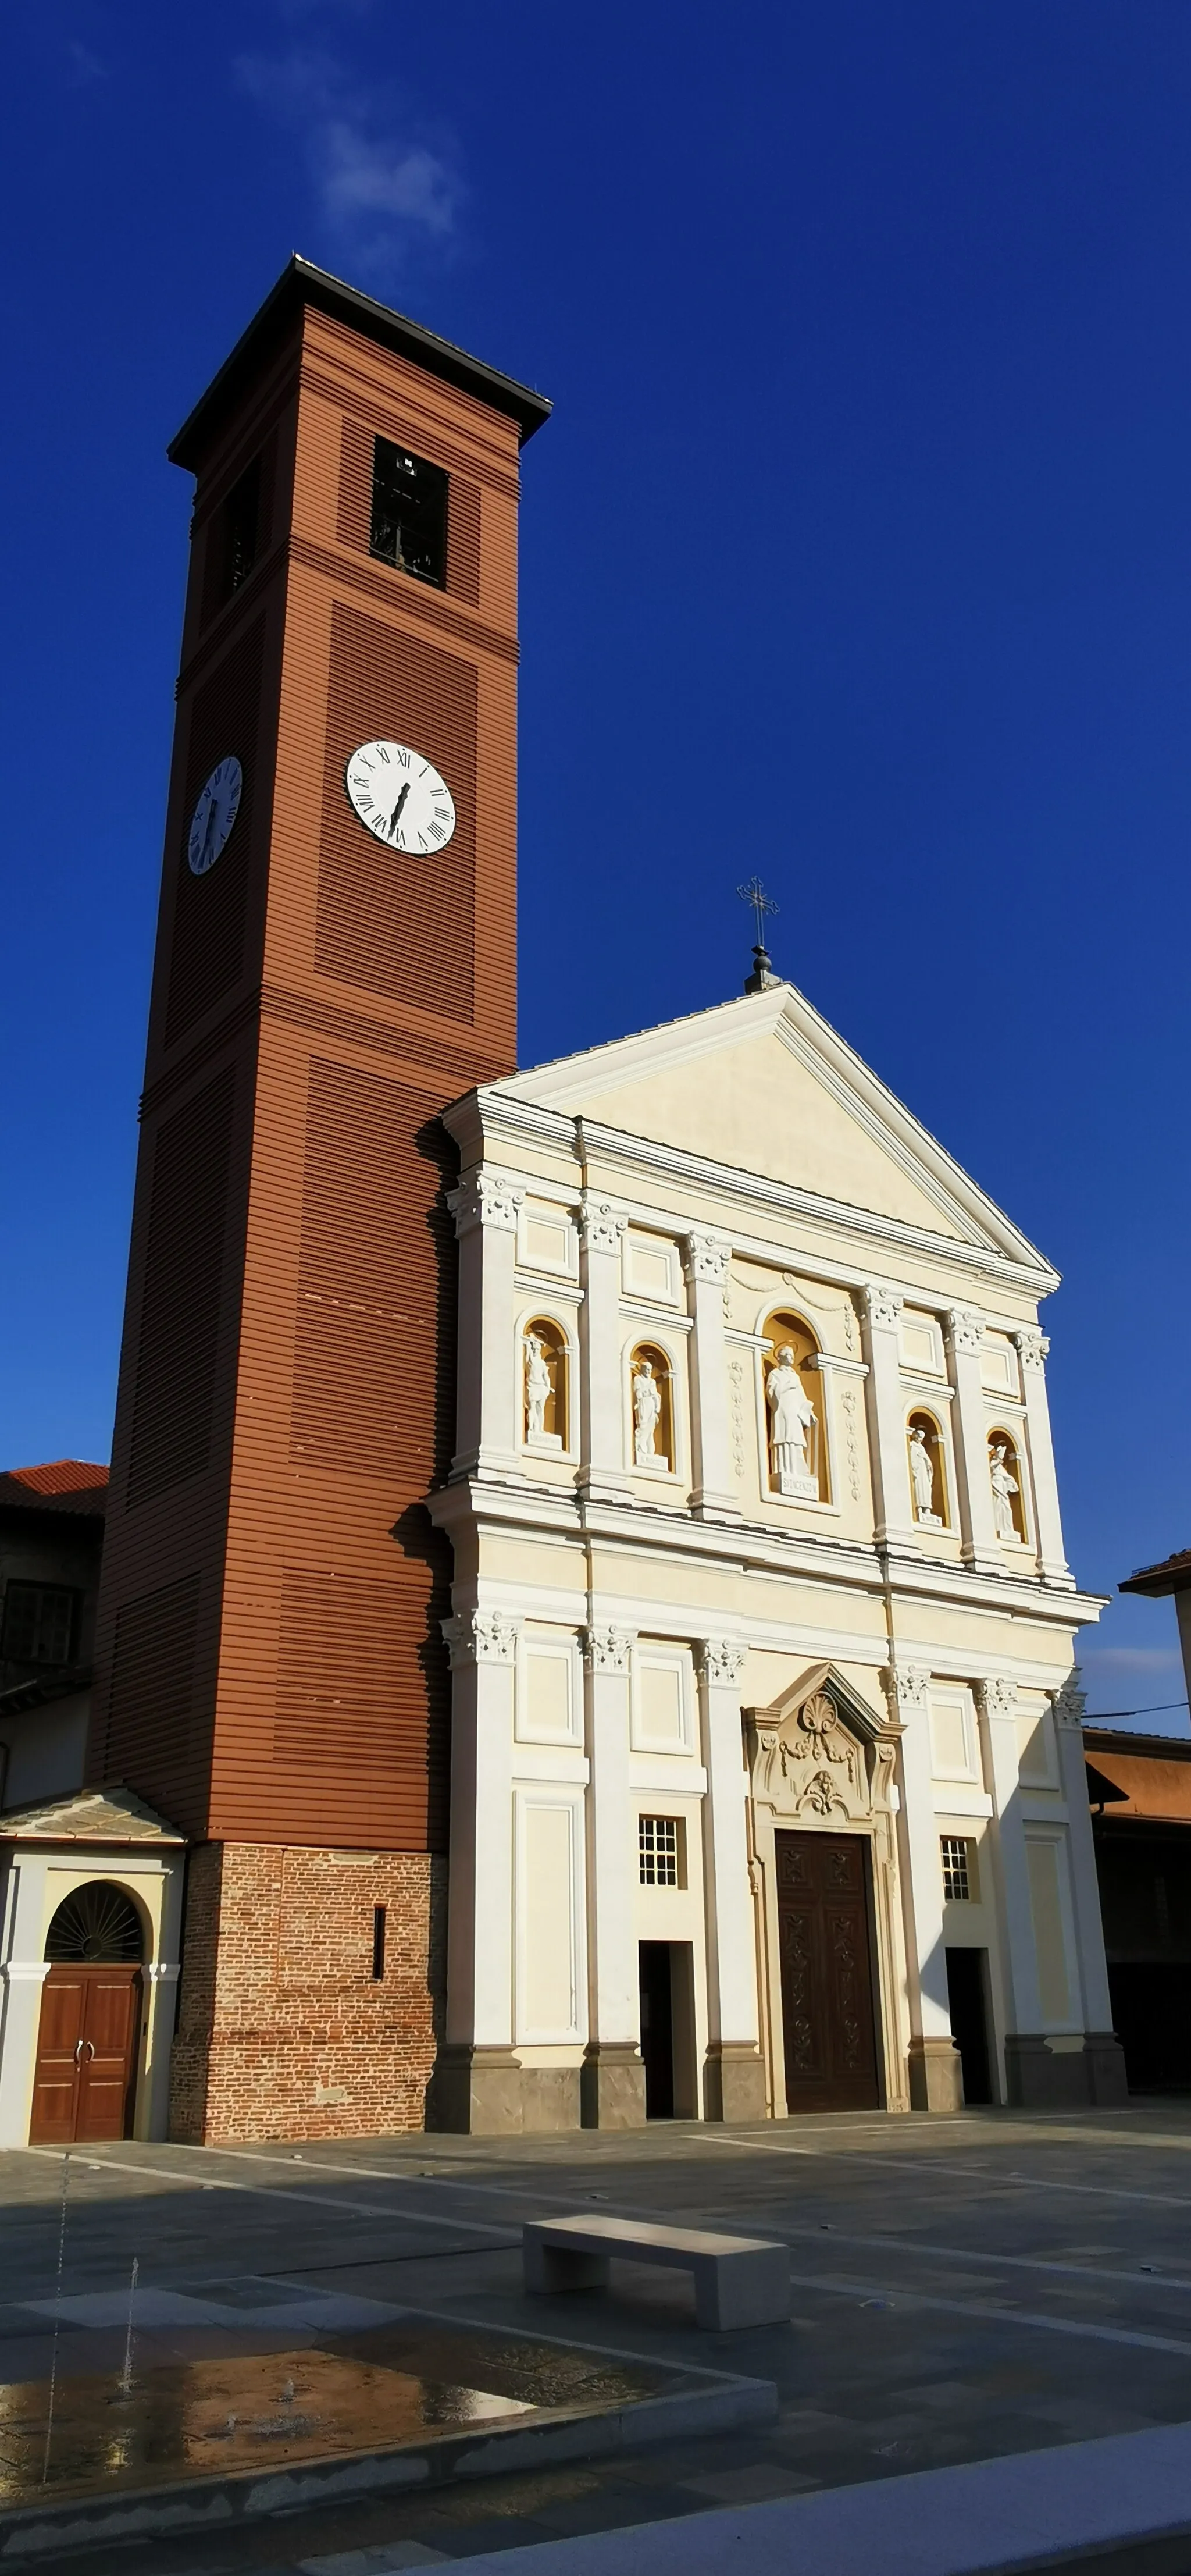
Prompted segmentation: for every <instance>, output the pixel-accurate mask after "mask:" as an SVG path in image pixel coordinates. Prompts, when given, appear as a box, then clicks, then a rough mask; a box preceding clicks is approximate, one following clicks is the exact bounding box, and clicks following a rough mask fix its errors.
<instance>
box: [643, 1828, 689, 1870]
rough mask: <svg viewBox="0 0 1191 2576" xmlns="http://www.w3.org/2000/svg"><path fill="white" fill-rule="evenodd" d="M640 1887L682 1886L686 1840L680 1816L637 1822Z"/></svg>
mask: <svg viewBox="0 0 1191 2576" xmlns="http://www.w3.org/2000/svg"><path fill="white" fill-rule="evenodd" d="M637 1848H638V1854H639V1859H640V1870H641V1885H642V1887H685V1886H686V1836H685V1833H684V1831H683V1820H682V1817H681V1816H641V1817H639V1818H638V1834H637Z"/></svg>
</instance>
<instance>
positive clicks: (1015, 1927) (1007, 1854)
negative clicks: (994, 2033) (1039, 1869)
mask: <svg viewBox="0 0 1191 2576" xmlns="http://www.w3.org/2000/svg"><path fill="white" fill-rule="evenodd" d="M976 1706H977V1709H978V1711H979V1716H980V1736H981V1743H982V1746H983V1751H984V1782H985V1787H986V1788H987V1789H988V1791H989V1792H990V1794H991V1797H992V1802H993V1819H994V1822H993V1830H992V1833H991V1834H990V1835H989V1837H988V1841H989V1845H990V1847H991V1850H992V1855H993V1867H994V1872H995V1875H996V1879H997V1911H998V1913H999V1915H1000V1919H1001V1939H1002V1944H1003V1949H1004V1961H1005V2001H1006V2006H1007V2029H1006V2041H1008V2039H1009V2037H1010V2036H1011V2035H1016V2034H1019V2033H1023V2032H1024V2033H1028V2034H1036V2033H1040V2032H1041V2029H1042V2002H1041V1997H1040V1995H1039V1992H1038V1963H1037V1959H1036V1956H1035V1951H1034V1915H1033V1908H1032V1905H1031V1902H1030V1878H1029V1867H1028V1863H1027V1858H1026V1838H1025V1829H1024V1826H1023V1823H1022V1812H1021V1749H1020V1744H1019V1740H1018V1732H1017V1691H1016V1688H1015V1685H1014V1684H1013V1683H1012V1682H1011V1681H1007V1680H1005V1679H1004V1678H1003V1677H1002V1676H1001V1675H999V1674H994V1675H993V1676H992V1677H991V1678H990V1679H988V1680H986V1681H982V1682H977V1684H976ZM1082 1794H1083V1802H1084V1809H1085V1812H1086V1809H1087V1796H1088V1793H1087V1789H1086V1787H1085V1788H1084V1790H1083V1793H1082ZM1010 2054H1011V2052H1010ZM1007 2064H1008V2060H1007Z"/></svg>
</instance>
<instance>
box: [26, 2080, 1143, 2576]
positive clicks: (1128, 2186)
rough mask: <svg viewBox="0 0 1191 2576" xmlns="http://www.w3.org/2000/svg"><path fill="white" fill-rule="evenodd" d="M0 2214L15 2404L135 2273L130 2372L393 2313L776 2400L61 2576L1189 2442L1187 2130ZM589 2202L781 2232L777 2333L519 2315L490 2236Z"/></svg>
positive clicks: (139, 2174)
mask: <svg viewBox="0 0 1191 2576" xmlns="http://www.w3.org/2000/svg"><path fill="white" fill-rule="evenodd" d="M0 2197H2V2206H0V2231H2V2232H0V2256H2V2259H0V2282H2V2283H3V2287H4V2290H5V2293H6V2299H5V2303H4V2304H3V2305H2V2306H0V2380H3V2381H4V2382H9V2383H11V2382H19V2381H31V2380H43V2379H45V2378H46V2377H47V2376H48V2374H49V2370H50V2365H51V2359H52V2357H53V2353H52V2347H53V2329H52V2319H53V2314H54V2308H55V2304H56V2303H57V2305H58V2315H59V2320H60V2322H59V2332H58V2353H57V2371H58V2374H59V2378H60V2380H61V2378H62V2377H63V2376H64V2375H65V2376H70V2375H73V2374H78V2373H82V2372H85V2371H94V2370H96V2369H101V2370H102V2369H110V2368H112V2367H117V2366H119V2364H120V2362H121V2359H122V2357H123V2355H124V2353H125V2348H126V2337H127V2308H128V2292H129V2283H130V2279H131V2272H132V2265H133V2262H134V2260H135V2262H136V2264H137V2266H138V2290H137V2311H136V2315H137V2332H136V2342H135V2348H134V2357H133V2367H134V2369H135V2370H136V2372H137V2373H138V2374H141V2373H145V2372H148V2371H149V2370H150V2369H151V2368H152V2367H153V2366H154V2364H155V2363H156V2364H161V2365H167V2364H175V2363H177V2362H178V2361H180V2360H192V2359H195V2358H196V2357H201V2356H204V2355H206V2356H211V2357H213V2358H218V2357H225V2356H226V2357H231V2356H233V2355H235V2354H237V2353H243V2352H247V2351H249V2350H251V2351H254V2352H261V2351H269V2350H273V2351H279V2350H281V2349H283V2348H286V2347H289V2348H292V2347H293V2345H294V2343H295V2341H298V2342H301V2343H305V2344H314V2343H315V2342H316V2341H318V2340H320V2339H325V2338H326V2337H327V2336H331V2335H335V2334H336V2333H339V2334H343V2333H345V2332H350V2331H351V2330H352V2328H353V2326H354V2327H355V2328H357V2329H359V2328H360V2327H361V2326H363V2325H364V2323H365V2322H366V2321H367V2320H368V2319H370V2318H373V2317H376V2318H377V2319H379V2318H381V2317H382V2316H383V2317H387V2318H390V2319H396V2318H397V2317H398V2316H402V2317H403V2319H404V2320H405V2322H406V2323H407V2324H408V2322H409V2321H410V2312H411V2311H414V2312H419V2311H420V2312H423V2313H424V2314H425V2315H426V2316H427V2318H428V2319H430V2318H434V2319H437V2320H439V2321H441V2322H442V2323H444V2324H450V2325H452V2326H467V2325H470V2326H475V2327H493V2326H497V2327H503V2328H509V2327H520V2328H522V2329H524V2330H526V2331H529V2332H532V2333H534V2334H536V2335H542V2334H543V2333H545V2334H548V2335H553V2336H555V2337H558V2338H562V2339H566V2340H569V2341H571V2342H573V2343H575V2344H578V2345H583V2346H586V2347H588V2348H589V2349H598V2350H602V2351H605V2352H607V2353H610V2354H611V2353H615V2354H616V2355H618V2356H619V2357H620V2358H622V2359H623V2358H625V2357H630V2356H631V2357H640V2358H641V2359H643V2360H646V2361H655V2362H656V2361H659V2360H660V2361H682V2362H685V2363H687V2364H690V2363H695V2364H697V2365H699V2366H701V2367H703V2368H706V2367H708V2366H709V2365H710V2366H712V2367H713V2368H717V2369H720V2370H725V2369H726V2370H730V2371H739V2372H742V2373H747V2374H750V2375H754V2376H759V2377H762V2378H766V2379H769V2380H772V2381H774V2382H775V2383H776V2385H777V2389H778V2393H779V2401H780V2412H779V2418H778V2421H777V2423H776V2424H775V2425H773V2426H772V2427H768V2428H765V2429H762V2430H759V2431H750V2432H738V2433H725V2434H719V2435H716V2436H713V2437H706V2436H704V2437H702V2438H700V2439H699V2440H698V2441H697V2442H695V2441H691V2442H686V2443H670V2444H668V2445H666V2446H665V2447H664V2448H659V2449H656V2450H652V2451H643V2452H640V2453H638V2454H636V2455H635V2456H632V2457H630V2458H628V2459H626V2458H624V2457H620V2458H618V2459H616V2460H613V2461H606V2462H594V2461H593V2462H592V2463H591V2464H590V2465H584V2464H582V2463H580V2464H579V2465H577V2466H570V2467H566V2468H563V2467H558V2468H554V2469H543V2470H541V2471H540V2472H535V2473H534V2474H533V2475H526V2474H524V2473H522V2474H520V2475H518V2474H515V2473H513V2474H508V2475H506V2476H503V2477H500V2478H492V2479H488V2480H486V2481H484V2482H483V2483H477V2484H476V2485H475V2486H474V2487H472V2488H469V2489H468V2490H467V2491H466V2492H461V2491H459V2490H452V2491H451V2492H450V2493H449V2494H448V2493H446V2492H443V2493H441V2494H439V2495H438V2496H437V2497H436V2496H435V2495H434V2494H433V2493H426V2494H422V2495H421V2496H415V2497H412V2498H410V2497H406V2498H404V2499H398V2498H394V2497H392V2496H388V2497H384V2498H378V2499H377V2500H375V2501H360V2502H356V2503H352V2504H337V2505H331V2504H324V2505H321V2506H319V2507H318V2508H317V2509H314V2510H311V2511H309V2512H307V2513H304V2514H302V2515H301V2516H297V2517H293V2518H287V2519H284V2520H269V2521H264V2522H261V2523H258V2524H257V2525H256V2526H254V2527H252V2528H244V2529H237V2530H236V2531H235V2532H231V2533H228V2534H227V2535H225V2536H223V2537H221V2538H220V2539H219V2540H218V2541H215V2540H214V2539H213V2538H212V2537H211V2536H209V2535H208V2536H205V2537H202V2536H196V2537H193V2538H189V2539H186V2540H172V2541H162V2540H150V2541H143V2542H139V2543H130V2542H129V2541H127V2540H121V2541H120V2542H119V2544H118V2546H117V2545H115V2544H113V2545H111V2546H106V2545H105V2546H102V2547H100V2548H98V2549H93V2550H91V2551H89V2552H88V2553H87V2555H86V2556H85V2558H84V2557H80V2558H78V2559H77V2560H75V2559H71V2560H70V2561H67V2560H65V2559H62V2558H58V2559H56V2560H54V2562H53V2564H54V2566H55V2568H56V2569H58V2570H61V2569H64V2568H65V2567H66V2566H67V2565H70V2566H71V2567H74V2566H75V2565H77V2566H78V2567H79V2569H80V2570H81V2569H82V2568H84V2567H85V2568H87V2569H88V2570H89V2571H90V2576H109V2571H111V2576H114V2571H115V2570H116V2569H117V2568H118V2569H119V2570H120V2576H140V2571H144V2576H199V2571H200V2570H207V2569H210V2570H212V2571H214V2570H215V2569H216V2568H218V2569H219V2570H220V2576H228V2571H234V2570H237V2569H240V2568H244V2569H248V2568H259V2569H272V2570H276V2571H282V2570H284V2571H287V2576H288V2572H289V2571H292V2570H294V2569H296V2568H301V2569H303V2570H318V2571H320V2576H321V2571H323V2570H325V2571H326V2576H380V2571H381V2570H383V2569H384V2568H385V2567H393V2568H395V2567H398V2566H415V2565H418V2566H422V2565H427V2566H428V2565H434V2564H436V2563H442V2562H449V2561H450V2560H452V2559H459V2558H464V2557H470V2556H474V2555H479V2554H483V2553H486V2552H491V2551H498V2550H500V2549H502V2548H511V2547H514V2546H516V2545H518V2544H524V2543H527V2542H532V2541H540V2540H547V2539H556V2538H558V2537H560V2536H561V2535H563V2534H566V2533H572V2532H585V2531H596V2530H602V2529H606V2528H608V2527H609V2526H612V2525H619V2524H627V2523H639V2522H644V2521H648V2520H652V2519H658V2518H668V2517H673V2516H676V2515H682V2514H691V2513H699V2512H701V2511H706V2510H707V2509H708V2508H709V2507H711V2506H713V2505H717V2504H732V2505H739V2504H743V2503H747V2502H753V2501H757V2502H760V2501H763V2500H765V2499H767V2498H770V2497H775V2496H780V2495H792V2494H795V2493H798V2492H801V2491H803V2490H805V2489H807V2488H809V2487H812V2486H834V2485H839V2484H842V2483H847V2482H850V2481H853V2480H857V2479H875V2478H889V2477H897V2476H898V2475H899V2474H902V2473H904V2472H906V2471H909V2470H914V2469H925V2468H932V2467H942V2466H944V2465H949V2464H952V2463H955V2462H958V2461H963V2460H974V2459H981V2458H987V2457H989V2456H991V2455H993V2454H997V2453H1006V2452H1013V2451H1022V2450H1035V2449H1038V2448H1040V2447H1042V2446H1045V2445H1050V2444H1054V2443H1062V2442H1077V2441H1083V2440H1086V2439H1089V2438H1094V2437H1095V2436H1098V2435H1101V2434H1109V2433H1125V2432H1131V2431H1139V2430H1141V2429H1142V2428H1143V2427H1144V2426H1147V2425H1153V2424H1167V2423H1178V2422H1181V2421H1184V2420H1185V2419H1187V2418H1188V2417H1191V2373H1189V2371H1188V2362H1189V2361H1191V2232H1189V2228H1188V2220H1189V2218H1191V2104H1183V2103H1179V2104H1171V2103H1157V2102H1140V2101H1134V2102H1132V2103H1130V2105H1129V2107H1128V2109H1127V2110H1125V2111H1115V2112H1103V2113H1094V2112H1093V2113H1084V2114H1079V2115H1075V2116H1072V2115H1065V2116H1061V2117H1060V2116H1055V2117H1053V2118H1047V2117H1040V2116H1038V2115H1029V2116H1023V2115H1017V2114H1006V2113H998V2112H993V2113H981V2112H972V2113H965V2114H962V2115H960V2116H958V2117H956V2118H953V2119H939V2118H936V2119H925V2118H918V2117H913V2116H912V2117H909V2118H902V2119H892V2118H890V2119H882V2118H880V2117H877V2116H874V2115H865V2116H863V2117H862V2116H857V2117H854V2118H838V2117H837V2118H831V2119H818V2120H802V2121H797V2122H793V2121H792V2122H789V2123H786V2124H782V2125H780V2126H779V2125H774V2124H771V2125H769V2126H767V2127H766V2128H765V2129H763V2130H761V2129H758V2130H751V2131H747V2132H745V2131H734V2130H733V2131H728V2130H720V2129H712V2128H696V2127H693V2126H689V2127H688V2126H686V2125H683V2124H679V2123H676V2124H674V2125H669V2124H667V2125H664V2126H663V2125H658V2126H656V2127H653V2128H650V2129H649V2130H647V2131H645V2132H641V2131H636V2132H633V2133H630V2134H627V2135H625V2134H620V2135H600V2134H586V2135H583V2136H582V2137H579V2138H576V2137H574V2136H568V2137H566V2138H533V2137H527V2138H517V2139H509V2140H501V2141H492V2140H482V2139H469V2138H427V2137H415V2138H409V2137H402V2138H394V2139H384V2140H368V2141H365V2142H362V2143H359V2144H357V2145H354V2146H344V2145H340V2146H321V2145H320V2146H309V2147H306V2148H304V2149H301V2150H293V2149H290V2148H289V2147H288V2146H287V2145H286V2144H285V2143H284V2142H278V2143H277V2144H275V2145H270V2146H267V2147H259V2148H251V2149H243V2150H237V2151H236V2152H234V2153H233V2152H230V2151H228V2150H226V2149H223V2150H205V2149H200V2148H187V2147H172V2146H149V2145H139V2144H128V2145H125V2146H119V2147H107V2148H91V2149H86V2150H81V2149H80V2150H78V2151H75V2152H74V2153H72V2155H71V2159H70V2173H69V2180H68V2187H67V2191H66V2195H65V2227H64V2228H63V2193H62V2157H61V2155H60V2154H59V2153H57V2152H56V2151H52V2150H47V2151H45V2152H44V2153H43V2152H37V2153H34V2152H32V2151H28V2152H13V2153H11V2154H9V2155H7V2156H5V2157H3V2158H0ZM594 2207H599V2208H602V2209H607V2210H608V2211H609V2212H616V2211H619V2212H621V2213H623V2214H625V2215H632V2216H634V2217H640V2218H646V2219H657V2218H668V2219H671V2220H673V2221H674V2222H675V2223H676V2224H680V2225H681V2224H686V2225H690V2226H710V2227H716V2228H723V2229H728V2230H731V2229H733V2228H739V2229H740V2231H741V2232H742V2233H746V2234H750V2235H766V2236H770V2235H771V2236H775V2237H781V2238H782V2239H783V2240H784V2241H785V2242H787V2243H788V2245H789V2248H790V2271H791V2278H792V2282H793V2285H794V2301H793V2304H794V2322H793V2324H792V2325H790V2326H783V2327H765V2328H761V2329H756V2330H753V2331H749V2332H745V2333H740V2334H732V2335H722V2336H712V2335H706V2334H699V2333H698V2332H697V2331H696V2329H695V2324H694V2315H693V2306H692V2301H691V2291H690V2285H689V2282H688V2281H687V2280H686V2279H685V2277H683V2276H680V2275H677V2274H674V2273H665V2272H646V2271H644V2270H640V2269H638V2268H636V2267H629V2266H625V2267H624V2268H623V2270H621V2269H618V2270H617V2271H616V2272H615V2273H614V2284H615V2287H614V2293H613V2295H612V2296H611V2297H605V2296H602V2295H599V2294H587V2295H572V2296H567V2297H564V2298H558V2299H553V2300H550V2301H540V2300H526V2299H525V2298H524V2297H523V2295H522V2291H521V2277H520V2254H519V2233H518V2231H519V2227H520V2222H521V2220H522V2219H523V2218H525V2217H530V2216H534V2215H538V2214H541V2215H547V2216H548V2215H551V2214H554V2213H561V2212H563V2211H565V2210H570V2209H580V2210H582V2209H589V2208H594ZM60 2246H61V2247H62V2271H61V2294H60V2300H59V2298H58V2290H57V2284H58V2271H59V2251H60ZM47 2303H48V2304H47Z"/></svg>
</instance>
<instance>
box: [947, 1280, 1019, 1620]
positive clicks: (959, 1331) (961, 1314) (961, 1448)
mask: <svg viewBox="0 0 1191 2576" xmlns="http://www.w3.org/2000/svg"><path fill="white" fill-rule="evenodd" d="M983 1334H984V1318H983V1316H982V1315H981V1314H980V1312H979V1310H978V1308H977V1307H975V1306H952V1307H950V1308H949V1309H948V1314H947V1352H948V1359H949V1363H950V1369H951V1383H952V1385H953V1387H954V1388H955V1402H954V1404H953V1405H952V1408H951V1430H952V1437H953V1439H954V1442H955V1464H956V1481H957V1483H958V1485H959V1525H960V1533H961V1538H962V1548H961V1554H962V1555H963V1557H964V1560H965V1562H966V1563H967V1564H968V1565H972V1566H975V1567H976V1569H977V1571H978V1572H979V1573H981V1574H1003V1573H1004V1571H1005V1560H1004V1558H1003V1556H1002V1554H1001V1549H1000V1542H999V1540H998V1538H997V1524H996V1520H995V1517H994V1514H993V1497H992V1486H991V1484H990V1482H989V1475H988V1408H987V1406H986V1404H985V1400H984V1384H983V1380H982V1378H981V1375H980V1344H981V1340H982V1338H983Z"/></svg>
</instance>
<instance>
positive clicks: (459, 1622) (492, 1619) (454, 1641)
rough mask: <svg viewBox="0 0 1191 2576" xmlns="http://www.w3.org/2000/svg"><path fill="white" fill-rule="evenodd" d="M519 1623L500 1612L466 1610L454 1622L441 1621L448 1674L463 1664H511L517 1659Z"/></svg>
mask: <svg viewBox="0 0 1191 2576" xmlns="http://www.w3.org/2000/svg"><path fill="white" fill-rule="evenodd" d="M518 1627H519V1622H518V1621H517V1620H516V1619H510V1618H508V1617H507V1616H506V1614H505V1612H504V1611H503V1610H465V1611H464V1612H463V1613H462V1614H461V1616H459V1617H458V1618H455V1619H444V1620H443V1623H442V1632H443V1635H444V1637H445V1638H446V1641H447V1649H448V1652H449V1654H450V1658H451V1670H452V1672H455V1671H457V1670H458V1669H459V1667H460V1666H461V1665H464V1664H511V1663H513V1662H515V1660H516V1655H517V1635H518Z"/></svg>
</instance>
